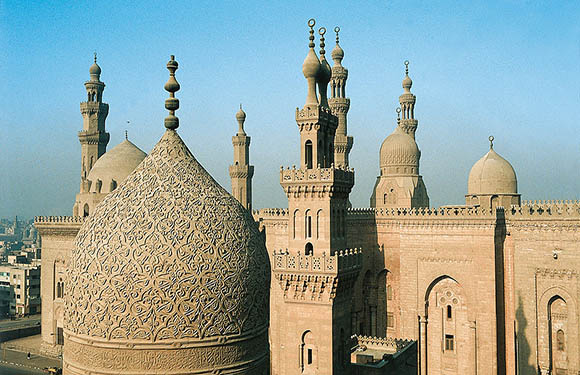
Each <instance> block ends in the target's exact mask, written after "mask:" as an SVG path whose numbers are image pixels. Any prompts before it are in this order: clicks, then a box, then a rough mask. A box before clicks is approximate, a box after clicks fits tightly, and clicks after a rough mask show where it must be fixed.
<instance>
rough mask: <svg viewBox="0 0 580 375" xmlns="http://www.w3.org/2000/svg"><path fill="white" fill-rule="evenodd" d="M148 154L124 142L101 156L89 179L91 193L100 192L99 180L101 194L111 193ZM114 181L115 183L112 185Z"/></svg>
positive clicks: (126, 141)
mask: <svg viewBox="0 0 580 375" xmlns="http://www.w3.org/2000/svg"><path fill="white" fill-rule="evenodd" d="M146 156H147V154H146V153H144V152H143V151H141V150H140V149H139V147H137V146H135V145H134V144H133V143H131V142H129V141H128V140H126V139H125V140H124V141H123V142H121V143H119V144H118V145H117V146H115V147H113V148H112V149H111V150H109V151H108V152H106V153H105V154H104V155H103V156H101V157H100V158H99V159H98V160H97V162H96V163H95V165H93V168H91V171H90V172H89V176H88V177H87V179H88V180H89V181H91V187H90V189H89V191H90V192H91V193H96V192H98V188H97V180H100V181H101V190H100V193H110V192H111V191H113V190H115V188H116V187H117V186H118V185H120V184H121V183H122V182H123V181H125V179H126V178H127V176H128V175H129V174H130V173H131V172H133V170H135V168H137V166H138V165H139V163H141V161H143V159H145V157H146ZM113 181H114V183H112V182H113Z"/></svg>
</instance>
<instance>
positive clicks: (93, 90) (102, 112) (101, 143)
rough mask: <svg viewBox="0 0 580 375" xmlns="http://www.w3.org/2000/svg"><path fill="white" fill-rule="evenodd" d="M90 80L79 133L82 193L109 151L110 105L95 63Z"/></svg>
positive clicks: (99, 69)
mask: <svg viewBox="0 0 580 375" xmlns="http://www.w3.org/2000/svg"><path fill="white" fill-rule="evenodd" d="M89 74H90V79H89V80H88V81H86V82H85V89H86V90H87V101H86V102H82V103H81V114H82V115H83V130H81V131H80V132H79V141H80V143H81V192H83V188H84V187H85V185H86V184H85V183H84V182H85V180H86V178H87V177H88V175H89V172H90V171H91V168H92V167H93V165H95V163H96V162H97V159H98V158H100V157H101V156H102V155H103V154H104V153H105V152H106V151H107V144H108V143H109V133H107V132H106V130H105V120H106V119H107V115H108V114H109V105H108V104H107V103H104V102H103V91H104V89H105V84H104V83H103V82H101V68H100V67H99V65H98V64H97V54H96V53H95V61H94V63H93V65H91V67H90V69H89Z"/></svg>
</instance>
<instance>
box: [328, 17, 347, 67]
mask: <svg viewBox="0 0 580 375" xmlns="http://www.w3.org/2000/svg"><path fill="white" fill-rule="evenodd" d="M334 32H335V33H336V46H334V49H333V50H332V53H331V54H330V56H331V57H332V60H333V61H334V64H335V66H341V65H342V59H344V50H343V49H342V48H341V47H340V45H339V44H338V42H339V39H338V33H339V32H340V27H338V26H336V27H335V28H334Z"/></svg>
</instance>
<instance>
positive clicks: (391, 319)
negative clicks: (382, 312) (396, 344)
mask: <svg viewBox="0 0 580 375" xmlns="http://www.w3.org/2000/svg"><path fill="white" fill-rule="evenodd" d="M387 328H395V317H394V316H393V313H390V312H388V313H387Z"/></svg>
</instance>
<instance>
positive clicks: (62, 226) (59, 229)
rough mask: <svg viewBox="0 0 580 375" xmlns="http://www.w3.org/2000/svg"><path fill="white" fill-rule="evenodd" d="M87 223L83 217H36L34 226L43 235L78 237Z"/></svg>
mask: <svg viewBox="0 0 580 375" xmlns="http://www.w3.org/2000/svg"><path fill="white" fill-rule="evenodd" d="M84 222H85V218H84V217H82V216H36V217H35V218H34V226H35V227H36V229H37V230H38V232H39V233H40V234H41V235H42V236H45V235H55V236H73V237H74V236H76V235H77V233H78V231H79V229H80V228H81V225H83V223H84Z"/></svg>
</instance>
